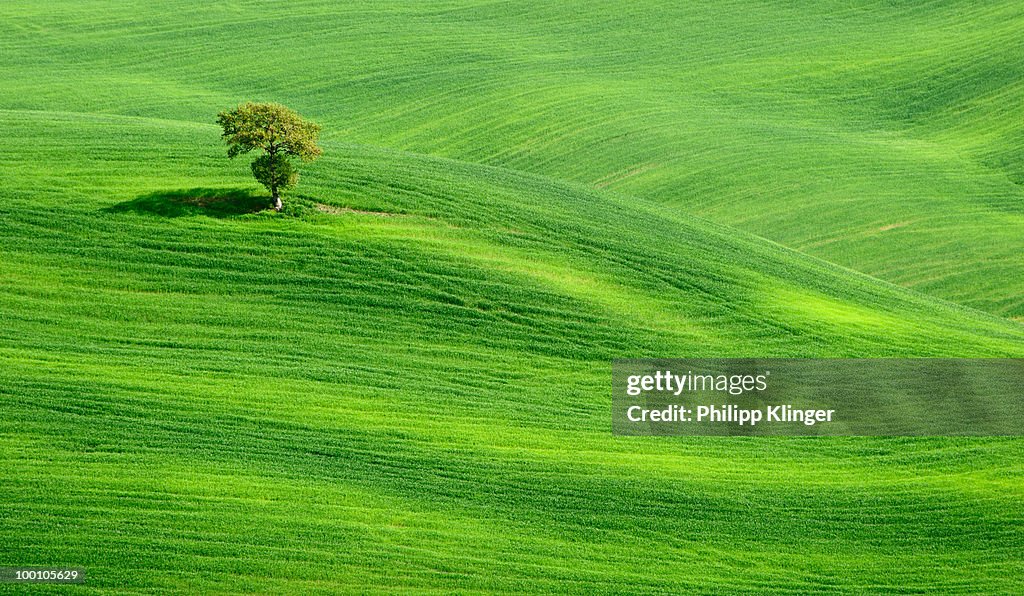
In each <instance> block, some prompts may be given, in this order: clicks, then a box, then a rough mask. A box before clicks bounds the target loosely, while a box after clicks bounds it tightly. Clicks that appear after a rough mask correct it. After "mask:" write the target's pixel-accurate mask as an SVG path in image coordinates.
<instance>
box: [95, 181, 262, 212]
mask: <svg viewBox="0 0 1024 596" xmlns="http://www.w3.org/2000/svg"><path fill="white" fill-rule="evenodd" d="M269 208H270V197H269V196H266V195H261V194H255V193H254V192H253V191H251V190H245V189H232V188H192V189H188V190H172V191H161V192H154V193H149V194H146V195H142V196H139V197H136V198H134V199H132V200H130V201H125V202H123V203H118V204H116V205H113V206H111V207H108V208H106V209H104V211H108V212H110V213H148V214H151V215H161V216H163V217H185V216H189V215H206V216H209V217H231V216H234V215H245V214H247V213H256V212H258V211H263V210H265V209H269Z"/></svg>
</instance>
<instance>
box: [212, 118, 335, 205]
mask: <svg viewBox="0 0 1024 596" xmlns="http://www.w3.org/2000/svg"><path fill="white" fill-rule="evenodd" d="M217 124H220V125H221V127H222V128H223V129H224V134H223V135H222V137H223V139H224V142H225V143H227V144H228V157H231V158H234V157H235V156H237V155H240V154H242V153H248V152H250V151H252V150H253V149H260V150H262V151H263V155H260V156H259V157H257V158H256V160H255V161H253V162H252V175H253V176H254V177H255V178H256V180H257V181H258V182H259V183H260V184H262V185H263V186H266V187H267V190H269V191H270V194H271V196H272V197H273V198H274V209H275V210H276V211H280V210H281V191H283V190H287V189H289V188H292V187H293V186H295V183H296V182H298V179H299V173H298V172H296V171H295V167H294V166H292V162H291V158H292V157H298V158H299V159H301V160H302V161H313V160H314V159H316V158H317V157H319V156H320V147H317V145H316V141H317V138H318V137H319V136H320V126H319V125H317V124H314V123H312V122H309V121H307V120H303V119H302V117H301V116H299V115H298V114H296V113H295V112H293V111H292V110H289V109H288V108H286V107H284V106H283V105H281V104H277V103H253V102H247V103H244V104H242V105H240V106H238V107H237V108H235V109H233V110H228V111H224V112H221V113H220V114H218V115H217Z"/></svg>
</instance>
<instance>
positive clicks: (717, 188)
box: [0, 2, 1024, 593]
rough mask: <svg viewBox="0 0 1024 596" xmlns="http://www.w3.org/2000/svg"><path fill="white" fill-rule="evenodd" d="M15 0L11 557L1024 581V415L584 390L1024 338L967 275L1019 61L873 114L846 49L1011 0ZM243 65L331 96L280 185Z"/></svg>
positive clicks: (995, 15) (797, 583)
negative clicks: (796, 409) (728, 427)
mask: <svg viewBox="0 0 1024 596" xmlns="http://www.w3.org/2000/svg"><path fill="white" fill-rule="evenodd" d="M185 7H188V10H185ZM844 7H847V5H844ZM4 10H5V11H6V13H7V14H6V15H5V17H4V18H3V19H0V56H2V58H0V75H2V76H3V80H4V81H5V83H7V84H6V85H5V86H3V88H0V130H2V131H3V132H4V137H5V143H3V144H2V145H0V164H2V165H0V173H2V174H3V180H4V186H3V190H2V191H0V245H2V246H3V247H4V248H3V250H0V272H2V273H0V403H2V404H3V410H2V411H3V414H4V415H3V417H2V418H0V461H2V464H3V469H4V472H3V473H2V476H0V477H2V479H3V482H0V503H2V504H3V507H0V540H2V544H3V547H2V548H0V555H2V556H0V559H2V560H0V565H7V564H18V565H52V564H62V565H77V566H83V567H85V568H86V569H87V574H88V583H87V584H86V586H85V587H86V588H90V589H92V590H93V591H98V592H103V591H106V592H111V593H113V592H124V591H181V592H191V593H206V592H220V591H223V592H246V591H249V592H259V593H279V592H294V593H309V592H333V591H354V592H361V591H365V590H367V589H374V590H379V591H397V590H403V589H406V590H409V589H411V590H417V591H422V592H436V593H449V592H452V591H480V592H485V591H501V592H519V593H536V592H543V591H560V592H588V593H593V592H627V591H628V592H637V593H666V592H676V593H679V592H694V591H719V592H723V593H728V592H736V591H754V592H762V593H765V592H777V593H802V592H807V591H810V590H818V591H826V592H846V593H862V592H865V591H877V592H886V593H891V592H900V591H903V592H920V591H949V592H972V591H984V592H1004V593H1014V592H1020V591H1022V590H1024V583H1022V580H1021V578H1022V577H1024V562H1022V559H1021V556H1020V552H1021V548H1022V546H1024V506H1022V505H1021V503H1022V499H1021V498H1022V496H1024V483H1022V472H1024V470H1022V467H1021V461H1022V457H1024V442H1022V441H1020V440H1018V439H1014V438H998V439H996V438H992V439H981V438H973V439H968V438H923V439H922V438H918V439H877V438H856V439H838V438H833V439H770V440H759V439H742V438H736V439H681V438H636V437H633V438H621V437H618V438H617V437H612V436H611V434H610V416H609V405H610V399H609V397H610V395H609V393H610V392H609V389H610V386H609V382H610V362H609V361H610V359H612V358H615V357H643V356H689V357H695V356H800V357H810V356H839V357H845V356H860V357H893V356H969V357H975V356H977V357H981V356H1021V355H1024V327H1022V326H1021V325H1019V324H1016V323H1013V322H1010V321H1007V320H1005V319H1002V318H999V317H997V316H994V315H992V314H990V313H984V312H981V311H980V310H977V309H974V308H970V306H972V305H973V306H980V307H984V308H985V309H987V310H990V311H992V312H995V313H999V314H1004V313H1014V312H1017V311H1016V310H1014V309H1015V308H1018V307H1019V304H1017V303H1015V302H1014V300H1015V299H1017V298H1018V297H1019V292H1018V293H1017V294H1014V292H1015V291H1016V290H1018V289H1019V288H1017V287H1016V285H1015V284H1019V282H1020V278H1019V276H1016V277H1015V276H1014V275H1013V274H1012V273H1013V272H1014V271H1015V269H1014V267H1015V266H1016V265H1015V264H1019V263H1018V262H1017V261H1016V260H1015V259H1017V258H1019V257H1018V256H1017V255H1016V254H1015V253H1014V252H1013V247H1014V246H1016V245H1015V244H1013V243H1014V242H1018V241H1019V236H1020V235H1019V234H1017V235H1016V237H1015V236H1014V234H1013V231H1014V229H1015V228H1014V227H1013V226H1015V225H1018V220H1016V219H1014V218H1017V217H1019V214H1018V212H1017V211H1015V207H1014V205H1019V203H1017V202H1015V201H1017V197H1018V196H1019V195H1018V194H1017V192H1018V191H1017V190H1016V187H1015V186H1014V184H1015V183H1014V182H1013V180H1014V179H1015V174H1014V171H1013V165H1012V157H1013V153H1012V149H1009V148H1008V147H1009V146H1010V144H1009V142H1008V141H1007V142H1006V143H1005V144H1003V141H999V140H997V139H996V137H999V136H1003V135H1007V136H1012V133H1013V130H1014V129H1013V128H1012V127H1011V126H1010V125H1009V124H1005V126H1007V128H1006V129H1000V128H999V123H1000V122H1004V121H1005V122H1010V120H1009V115H1008V114H1009V113H1010V111H1012V110H1013V109H1017V110H1019V108H1020V103H1019V102H1016V101H1015V100H1014V98H1013V95H1012V90H1013V88H1012V86H1010V87H1008V88H1006V89H1004V92H1005V93H1006V94H1008V97H1006V98H1004V99H1005V103H1006V106H1007V107H1006V108H1005V111H997V110H995V108H994V107H993V106H992V105H988V104H986V105H985V106H984V107H982V106H980V105H979V107H978V108H977V110H973V111H971V110H968V111H967V112H968V113H963V114H957V113H955V112H956V111H957V109H956V107H955V106H957V105H962V103H963V102H964V101H966V100H965V99H964V98H962V97H950V98H947V100H948V101H947V105H945V106H943V105H939V104H940V102H939V101H938V99H941V98H937V99H936V103H935V104H934V105H931V106H927V107H928V109H925V108H926V106H923V105H921V102H923V101H924V100H923V99H921V100H920V101H918V102H916V103H915V102H908V103H906V105H907V106H911V107H914V108H915V109H916V110H919V112H916V113H914V114H900V113H899V112H898V110H897V107H898V106H900V105H904V104H901V103H900V102H899V101H897V99H896V96H891V97H890V96H887V95H886V93H885V92H883V91H884V89H883V88H882V87H881V86H878V85H876V83H877V80H875V79H874V78H873V77H890V76H891V77H893V80H897V78H898V76H904V77H906V78H905V79H903V80H909V79H910V78H912V77H911V76H910V75H911V74H913V73H914V72H916V71H915V70H914V69H921V70H922V71H923V70H927V69H928V68H929V66H928V65H929V64H935V63H939V62H942V61H948V62H949V63H950V64H953V65H956V64H958V62H957V60H961V59H962V60H967V59H968V58H969V57H970V56H972V55H975V53H977V54H976V55H979V56H988V55H990V54H988V53H985V52H983V50H985V48H986V46H984V45H983V43H982V41H983V40H984V39H987V40H988V43H990V44H994V43H996V42H1002V41H1006V42H1007V43H1010V42H1012V43H1017V42H1016V39H1012V40H1011V39H1010V38H1009V32H1010V31H1011V29H1012V27H1011V26H1010V24H1012V19H1010V18H1009V17H1012V16H1013V14H1012V11H1013V7H1012V6H1011V5H1009V4H1007V5H1005V6H1004V8H1003V9H1002V12H1001V11H1000V9H997V8H990V9H986V12H985V13H984V14H973V13H972V14H970V15H968V16H967V17H965V16H963V15H961V17H960V19H959V20H958V19H954V18H953V16H952V15H955V14H957V13H958V12H962V11H958V9H957V8H955V7H950V6H948V5H946V4H941V3H936V4H933V5H928V6H925V7H921V8H918V9H913V10H911V9H905V8H891V7H889V5H868V6H864V7H863V8H853V7H847V8H845V9H844V10H837V9H836V8H835V7H833V8H832V9H830V10H828V11H826V10H824V9H821V12H820V13H816V12H815V9H813V8H809V7H807V6H802V5H797V4H778V5H773V6H772V7H771V8H770V9H767V8H764V9H755V8H754V7H751V6H749V5H747V4H745V3H736V4H721V5H716V6H715V7H714V8H712V7H705V8H703V9H701V10H696V11H693V12H683V13H678V12H675V11H672V10H670V9H669V8H666V7H656V8H649V9H639V8H636V7H635V6H634V5H633V4H632V3H628V4H627V3H606V4H596V5H589V4H588V5H587V7H585V8H584V7H575V8H573V7H571V6H569V5H563V4H559V5H557V7H556V6H555V5H552V6H547V7H545V6H543V5H540V6H532V5H531V6H527V5H513V6H510V5H507V4H499V3H459V4H448V3H401V4H389V5H384V6H373V7H370V6H363V5H360V4H357V3H346V4H345V6H343V7H338V6H333V5H329V4H326V3H324V4H320V3H308V4H306V3H279V4H275V5H270V6H261V7H259V8H256V7H254V6H252V5H249V4H246V3H227V4H224V5H222V6H219V7H216V8H213V7H210V8H195V7H192V6H191V5H186V4H181V5H180V6H176V5H173V4H171V3H161V4H160V5H159V6H154V5H151V4H149V3H140V4H130V3H124V4H121V5H119V6H116V7H112V6H111V5H110V4H107V3H82V4H80V5H73V6H72V5H61V6H57V5H54V4H44V3H37V2H15V3H9V4H8V5H5V8H4ZM753 10H763V11H764V12H763V13H762V14H761V16H765V17H772V18H770V19H765V18H758V13H754V14H752V13H751V11H753ZM968 17H969V18H968ZM754 23H757V24H756V25H755V24H754ZM823 23H824V24H828V25H830V26H829V27H824V26H823ZM949 27H953V28H954V29H953V32H954V33H955V35H954V36H955V39H956V40H957V46H956V48H955V49H956V51H955V52H946V53H940V55H934V56H933V55H929V54H922V55H918V54H913V53H912V52H910V49H912V48H915V47H919V46H921V47H923V46H926V45H927V43H928V42H929V41H935V40H936V39H938V38H939V37H940V34H941V33H942V32H943V31H946V32H947V33H949ZM958 27H959V28H963V29H965V30H967V29H969V30H971V31H974V32H975V33H974V35H966V34H965V33H962V32H961V31H960V30H959V29H957V28H958ZM900 30H902V31H903V33H904V35H902V36H898V35H897V32H899V31H900ZM975 30H976V31H975ZM798 34H802V35H803V37H800V35H798ZM985 34H988V37H987V38H986V36H985ZM897 42H899V44H897ZM900 44H902V45H900ZM1000 47H1003V46H1000ZM900 48H903V50H905V51H906V53H907V54H908V55H907V56H903V50H901V49H900ZM268 49H271V50H273V53H274V55H275V56H276V57H277V58H275V59H274V60H273V61H272V62H270V63H262V62H257V60H259V59H260V57H261V56H263V55H265V52H264V50H268ZM759 49H760V50H764V52H767V51H769V50H775V53H774V54H772V53H768V54H765V53H764V52H760V53H759V52H757V51H756V50H759ZM683 50H686V51H685V52H684V51H683ZM853 50H857V51H853ZM886 52H889V53H892V54H893V55H899V57H900V58H901V60H895V59H893V60H890V61H887V60H883V59H882V58H880V57H879V55H880V54H882V53H886ZM796 53H799V55H801V56H805V57H806V59H805V60H804V62H801V61H800V60H797V58H796ZM839 55H843V56H845V57H846V58H847V59H848V60H849V61H850V63H851V69H852V71H854V72H855V76H854V75H851V77H850V79H849V81H848V82H849V86H846V87H842V88H841V89H837V88H836V87H834V85H836V84H837V83H836V80H837V79H836V76H835V73H834V72H832V70H831V69H834V68H838V66H836V64H834V62H835V59H836V58H835V57H836V56H839ZM903 58H905V60H904V59H903ZM930 60H931V61H934V62H929V61H930ZM254 64H258V65H259V66H258V67H254ZM800 64H804V66H806V71H805V72H804V73H803V76H794V75H793V73H792V72H790V70H791V69H795V68H797V66H799V65H800ZM990 66H991V65H985V64H981V65H979V67H978V68H979V71H978V73H976V74H977V75H978V76H979V78H981V79H984V80H986V81H990V78H989V77H988V74H987V73H988V72H989V70H987V69H988V68H989V67H990ZM950 68H953V67H952V66H951V67H950ZM1008 68H1009V67H1008ZM952 72H956V71H955V70H954V71H952ZM830 73H831V74H830ZM936 74H939V73H936ZM947 76H949V77H953V80H960V75H957V76H956V77H954V76H953V74H948V75H947ZM702 81H703V83H701V82H702ZM698 83H700V84H698ZM1008 85H1011V84H1010V83H1008ZM946 86H947V85H946V83H942V85H941V86H940V88H941V89H945V88H946ZM963 93H964V96H965V97H972V98H975V100H976V101H979V102H981V101H982V100H983V99H984V98H985V97H988V94H991V93H994V91H993V90H991V89H964V90H963ZM846 94H849V97H853V96H857V97H859V98H860V101H858V102H854V103H849V102H847V101H846V99H847V98H848V96H847V95H846ZM244 99H275V100H279V101H283V102H285V103H287V104H289V105H291V106H292V107H295V108H296V109H298V110H299V111H301V112H303V113H304V114H305V115H308V116H311V117H314V118H316V119H317V120H319V121H320V122H322V123H323V124H324V125H325V131H326V139H325V141H324V143H323V146H324V157H323V158H322V159H321V160H320V161H318V162H316V163H315V164H312V165H311V166H308V167H306V168H305V169H304V170H303V180H302V182H301V185H300V187H299V189H298V191H297V196H293V197H290V198H288V199H286V202H287V204H288V210H287V212H286V213H285V214H282V215H275V214H270V213H251V211H254V210H255V208H256V207H257V206H258V204H259V202H260V201H261V200H262V199H261V197H260V193H259V192H257V190H256V188H255V186H254V183H253V182H252V180H251V178H250V177H249V175H248V168H247V165H246V164H245V163H243V162H240V161H234V162H231V161H228V160H227V159H225V158H224V156H223V147H221V146H219V144H218V132H219V131H218V129H217V127H216V126H214V125H213V124H212V116H213V114H214V113H215V112H216V111H217V110H218V109H222V108H224V107H228V106H230V105H233V104H234V103H237V102H238V101H241V100H244ZM908 109H909V108H908ZM929 110H930V111H929ZM943 110H947V111H948V112H949V113H948V114H946V116H945V117H946V118H948V120H947V123H946V124H944V125H942V124H940V123H939V122H938V121H937V120H936V119H937V118H938V115H937V114H939V113H940V112H941V113H946V112H943ZM926 112H927V113H929V114H932V115H934V116H935V119H929V122H920V123H917V122H915V119H916V118H923V115H922V114H924V113H926ZM872 119H873V120H872ZM986 119H988V120H989V121H990V122H991V124H989V125H986V124H985V123H984V121H985V120H986ZM929 126H931V127H932V128H929ZM958 127H960V128H958ZM957 130H960V131H961V132H960V134H956V131H957ZM946 137H948V138H946ZM796 158H799V159H796ZM651 160H659V161H657V163H658V164H659V165H657V166H656V167H646V166H645V165H644V164H646V163H648V162H649V161H651ZM652 163H653V162H652ZM812 172H818V173H820V174H821V179H818V177H817V176H813V175H812V174H811V173H812ZM943 176H945V177H943ZM1000 176H1002V178H1000ZM830 181H831V182H830ZM840 188H843V189H845V190H842V191H840ZM815 189H818V190H815ZM821 189H825V190H826V191H827V192H824V191H821ZM925 191H927V192H925ZM983 191H984V192H983ZM843 193H849V194H848V195H847V194H843ZM929 193H930V194H929ZM844 197H846V198H849V197H856V198H858V201H853V200H843V199H844ZM904 197H910V198H908V199H906V200H896V199H898V198H904ZM914 197H917V198H916V199H915V198H914ZM860 199H863V200H860ZM772 205H774V207H772ZM824 208H827V209H824ZM940 212H942V213H943V214H944V215H942V216H941V217H939V215H938V214H939V213H940ZM694 213H697V214H702V215H706V216H707V218H701V217H698V216H696V215H694ZM968 216H970V217H973V219H971V220H970V223H967V222H968V219H967V218H968ZM913 217H918V218H921V219H920V221H926V222H928V223H927V225H926V226H924V227H921V226H919V227H918V228H915V227H914V226H911V225H909V224H908V225H903V226H899V227H894V228H890V229H888V230H886V231H884V232H879V233H877V234H875V235H874V236H873V237H872V236H871V235H870V234H858V233H855V230H860V229H861V228H863V227H864V226H869V227H870V226H875V227H876V228H877V227H884V226H889V225H894V224H899V223H901V222H903V221H906V220H909V219H910V218H913ZM894 218H895V219H894ZM943 218H947V219H943ZM722 222H726V223H733V224H737V225H738V226H739V227H740V228H744V229H748V230H754V231H756V232H758V233H760V234H762V235H764V236H767V237H769V238H772V239H774V240H778V241H780V242H781V243H782V244H777V243H774V242H772V241H770V240H765V239H762V238H760V237H757V236H754V235H752V234H750V233H748V232H746V231H741V230H739V229H737V228H735V227H726V226H725V225H723V223H722ZM836 222H841V223H842V224H843V226H848V228H847V227H843V226H839V225H838V224H836ZM833 224H836V226H835V227H833ZM953 224H955V226H954V225H953ZM858 226H860V227H858ZM972 226H973V227H972ZM919 228H920V229H919ZM772 230H777V233H772ZM851 230H853V231H851ZM889 232H892V233H889ZM836 238H841V239H838V240H837V239H836ZM828 240H832V241H831V242H829V241H828ZM968 242H969V243H970V247H966V248H965V247H963V246H960V245H958V243H960V244H966V243H968ZM783 245H791V246H796V247H799V248H801V249H804V250H806V251H807V252H809V253H811V255H810V256H809V255H807V254H802V253H801V252H797V251H795V250H793V249H792V248H787V247H785V246H783ZM951 247H953V248H956V250H950V248H951ZM972 251H973V252H972ZM1000 251H1005V252H1000ZM815 255H821V256H825V257H828V258H830V259H832V260H834V261H836V262H838V263H840V264H832V263H830V262H827V261H825V260H821V259H819V258H816V256H815ZM978 255H986V256H993V257H992V259H990V260H989V261H987V263H988V265H986V266H987V267H990V269H987V270H986V269H985V268H984V267H982V266H980V265H979V261H978V260H977V257H978ZM998 255H1003V256H1004V258H1003V259H1002V260H1000V259H999V257H998ZM842 265H854V266H856V267H857V268H859V269H860V270H862V271H868V272H871V273H878V274H879V275H880V276H881V277H883V278H886V279H891V280H895V281H898V282H900V283H905V284H908V285H916V286H920V287H921V288H922V289H925V290H927V291H928V293H921V292H917V291H913V290H908V289H905V288H901V287H898V286H895V285H892V284H890V283H887V282H886V281H881V280H879V279H875V278H872V277H868V276H867V275H864V274H863V273H859V272H856V271H854V270H851V269H849V268H844V267H843V266H842ZM957 280H959V282H957ZM954 282H956V283H954ZM961 282H962V283H961ZM957 292H960V294H957ZM929 294H932V295H929ZM936 296H938V297H936ZM942 297H947V298H954V299H956V300H958V301H960V302H963V303H966V304H967V305H968V306H964V305H962V304H960V305H958V304H955V303H953V302H947V301H944V300H942ZM4 587H5V586H3V585H0V589H3V588H4ZM62 589H63V588H62Z"/></svg>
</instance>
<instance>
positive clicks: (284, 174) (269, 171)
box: [252, 154, 299, 196]
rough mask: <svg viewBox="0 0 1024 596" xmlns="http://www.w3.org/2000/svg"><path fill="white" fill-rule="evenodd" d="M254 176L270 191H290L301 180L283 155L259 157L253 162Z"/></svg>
mask: <svg viewBox="0 0 1024 596" xmlns="http://www.w3.org/2000/svg"><path fill="white" fill-rule="evenodd" d="M252 175H253V177H254V178H256V181H257V182H259V183H260V184H262V185H263V186H265V187H267V188H268V189H278V190H288V189H289V188H292V187H294V186H295V184H296V183H297V182H298V180H299V173H298V172H296V171H295V168H294V167H292V164H291V162H290V161H288V159H287V158H286V157H285V156H284V155H281V154H277V155H270V154H263V155H261V156H259V157H257V158H256V159H255V160H254V161H253V162H252ZM275 196H276V195H275Z"/></svg>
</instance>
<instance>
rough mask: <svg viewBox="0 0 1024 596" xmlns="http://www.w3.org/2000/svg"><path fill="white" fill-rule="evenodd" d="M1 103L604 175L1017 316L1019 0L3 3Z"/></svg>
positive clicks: (556, 173)
mask: <svg viewBox="0 0 1024 596" xmlns="http://www.w3.org/2000/svg"><path fill="white" fill-rule="evenodd" d="M5 6H6V8H5V18H4V20H3V22H2V23H0V51H2V52H3V55H4V60H3V61H2V62H0V76H2V77H3V80H4V81H5V85H4V88H3V89H2V90H0V107H3V108H8V109H29V110H40V109H41V110H49V111H61V112H83V113H96V112H101V113H113V114H121V115H137V116H145V117H153V118H172V119H184V120H188V121H194V122H208V121H209V120H210V114H211V113H216V111H217V110H220V109H223V108H224V107H225V106H226V105H232V104H234V103H236V102H237V101H239V100H240V99H250V98H251V99H269V100H275V101H281V102H284V103H286V104H288V105H290V106H292V107H294V108H296V109H298V110H299V111H300V112H302V113H305V114H307V115H310V116H313V117H315V118H317V119H318V120H320V121H321V122H323V123H324V124H325V125H327V126H326V130H327V134H328V135H329V136H330V137H331V138H332V139H335V140H337V141H339V142H355V143H362V144H371V145H377V146H386V147H391V148H396V149H404V150H410V151H414V152H418V153H427V154H432V155H438V156H445V157H452V158H456V159H460V160H465V161H471V162H476V163H486V164H490V165H497V166H502V167H509V168H513V169H516V170H521V171H529V172H533V173H538V174H542V175H547V176H551V177H555V178H559V179H566V180H572V181H576V182H580V183H583V184H589V185H594V186H599V187H607V188H610V189H615V190H618V191H621V192H624V193H626V194H628V195H638V196H642V197H645V198H648V199H652V200H656V201H658V202H661V203H663V204H665V205H669V206H672V207H674V208H675V209H677V210H679V212H681V213H687V214H694V213H695V214H698V215H702V216H706V217H708V218H710V219H713V220H715V221H718V222H720V223H726V224H729V225H735V226H739V227H741V228H743V229H745V230H748V231H751V232H753V233H755V234H758V235H761V236H764V237H767V238H770V239H772V240H775V241H777V242H780V243H782V244H785V245H787V246H790V247H794V248H797V249H799V250H802V251H805V252H808V253H810V254H813V255H815V256H819V257H822V258H824V259H826V260H829V261H831V262H835V263H838V264H841V265H844V266H847V267H850V268H853V269H856V270H858V271H862V272H865V273H868V274H870V275H874V276H877V277H880V278H882V279H886V280H888V281H892V282H894V283H898V284H900V285H904V286H910V287H914V288H915V289H919V290H922V291H924V292H926V293H930V294H932V295H935V296H938V297H942V298H946V299H950V300H953V301H956V302H959V303H963V304H967V305H970V306H973V307H976V308H980V309H982V310H986V311H988V312H992V313H995V314H1000V315H1003V316H1015V317H1021V316H1024V302H1022V300H1021V296H1024V276H1022V275H1020V274H1019V272H1020V270H1021V267H1022V266H1024V260H1022V259H1024V257H1022V256H1021V255H1024V239H1022V238H1024V234H1022V233H1021V230H1022V229H1024V214H1022V209H1024V207H1022V205H1024V191H1022V188H1021V186H1020V184H1021V182H1022V181H1024V166H1022V165H1021V164H1024V159H1022V158H1024V153H1022V149H1021V148H1022V147H1024V128H1022V126H1021V124H1020V123H1021V122H1022V121H1024V120H1022V117H1024V84H1022V83H1021V81H1022V80H1024V72H1022V69H1024V66H1022V65H1024V39H1022V38H1021V36H1020V35H1019V31H1020V28H1021V22H1022V20H1024V7H1022V6H1021V5H1020V3H1018V2H1006V1H1001V2H988V3H985V4H984V5H971V4H967V3H957V2H928V3H902V2H856V3H852V2H816V3H808V2H789V1H786V2H771V3H751V2H749V1H747V0H732V1H728V2H715V3H701V4H698V5H693V4H686V5H682V6H679V5H678V3H673V2H643V3H634V2H622V1H621V0H607V1H602V2H587V3H567V2H560V3H556V4H552V3H538V2H517V3H514V4H509V3H504V2H489V1H487V2H480V1H475V2H474V1H459V2H448V1H441V2H397V3H395V2H393V3H387V4H384V5H382V4H380V3H372V2H346V3H344V5H343V6H338V5H337V4H336V3H329V2H320V1H310V2H289V3H288V4H287V5H284V4H276V5H275V4H263V3H249V2H232V3H223V4H218V5H217V6H208V7H195V6H193V4H192V3H184V2H160V3H129V2H124V3H119V7H118V8H113V7H111V6H110V5H109V4H104V5H103V7H102V8H101V7H99V6H98V5H96V4H95V3H92V2H70V3H69V2H62V3H60V4H59V5H58V4H54V3H42V2H38V1H35V0H31V1H24V0H15V1H13V2H8V3H6V5H5Z"/></svg>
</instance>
